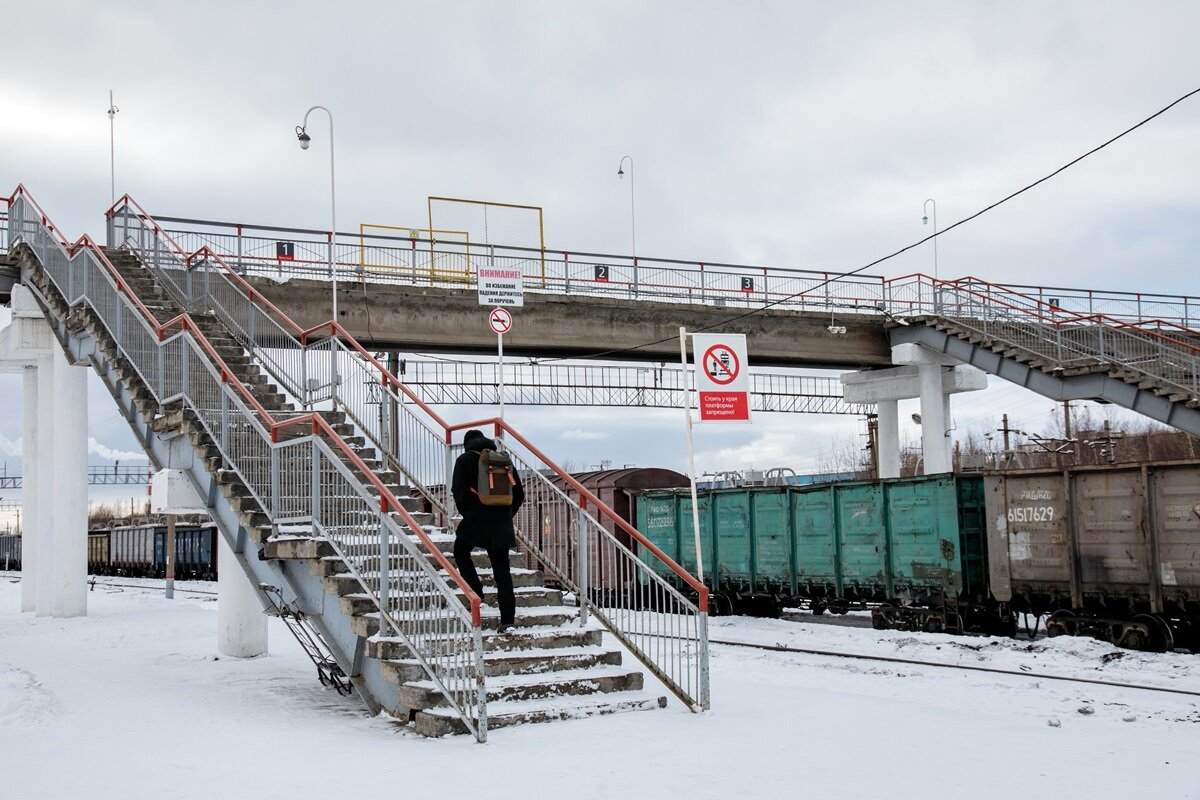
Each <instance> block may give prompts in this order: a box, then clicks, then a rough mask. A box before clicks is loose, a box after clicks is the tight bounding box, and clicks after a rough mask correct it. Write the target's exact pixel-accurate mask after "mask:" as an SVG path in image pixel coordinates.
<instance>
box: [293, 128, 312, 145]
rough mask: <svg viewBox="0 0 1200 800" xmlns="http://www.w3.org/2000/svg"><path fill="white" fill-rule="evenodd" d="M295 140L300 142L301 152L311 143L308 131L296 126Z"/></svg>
mask: <svg viewBox="0 0 1200 800" xmlns="http://www.w3.org/2000/svg"><path fill="white" fill-rule="evenodd" d="M296 138H297V139H299V140H300V149H301V150H307V149H308V145H309V143H310V142H312V137H311V136H309V135H308V131H307V130H306V129H304V128H303V127H301V126H299V125H297V126H296Z"/></svg>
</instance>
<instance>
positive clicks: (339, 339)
mask: <svg viewBox="0 0 1200 800" xmlns="http://www.w3.org/2000/svg"><path fill="white" fill-rule="evenodd" d="M139 209H140V207H139ZM112 211H113V210H112V209H110V213H112ZM143 213H144V212H143ZM154 224H155V226H156V227H157V225H158V223H154ZM159 229H160V230H161V228H159ZM172 241H173V240H172ZM203 248H207V251H208V252H209V253H211V254H212V255H213V256H214V259H213V260H214V261H215V262H216V263H217V264H218V265H219V266H220V267H221V268H222V269H223V270H225V271H227V272H233V271H234V270H233V268H232V267H231V266H230V265H229V264H228V262H226V261H225V259H224V257H223V256H222V255H221V254H220V253H219V252H218V251H217V250H214V249H213V246H212V243H210V242H206V243H205V244H204V245H202V249H203ZM241 258H242V260H240V261H239V262H238V263H239V264H244V254H242V256H241ZM354 266H357V265H354ZM260 296H261V295H260ZM209 299H210V300H212V299H214V298H209ZM250 300H251V302H253V297H251V298H250ZM276 310H277V309H276ZM281 316H282V315H281ZM322 332H327V334H328V336H329V341H330V347H331V355H332V358H334V359H338V360H337V363H338V364H339V365H340V364H345V363H346V361H345V360H344V359H340V358H339V356H340V353H341V351H342V348H343V347H344V348H345V352H347V353H348V354H351V355H353V356H355V359H354V361H356V362H357V363H358V364H360V365H365V367H366V369H367V370H368V371H369V372H370V373H371V374H372V375H377V376H378V380H379V387H380V389H379V391H380V392H381V393H384V394H388V393H391V394H390V395H389V396H390V399H395V400H397V401H400V403H401V405H400V406H399V407H400V408H403V407H404V403H403V401H404V400H407V401H408V403H409V404H411V405H413V406H415V407H416V408H419V409H421V410H422V411H423V412H424V413H425V414H426V415H427V417H428V418H429V419H430V420H431V421H432V423H433V430H434V431H436V430H437V429H440V430H441V431H442V433H443V435H444V441H443V443H442V451H441V458H440V459H439V460H441V461H442V464H441V465H440V466H441V470H440V475H441V476H444V480H443V483H442V485H441V487H440V490H436V489H432V488H430V486H429V483H430V482H429V481H427V480H420V479H418V478H415V477H414V476H415V475H416V473H418V472H422V471H424V470H423V469H422V468H421V467H420V466H417V467H413V466H411V465H409V466H408V468H405V466H404V463H403V461H404V460H403V459H401V458H400V454H399V453H396V452H394V448H393V447H392V446H391V443H390V442H388V441H386V440H385V438H386V437H385V436H384V435H383V431H382V430H379V429H376V428H375V427H374V426H373V425H372V424H371V422H369V421H368V420H367V419H366V418H365V417H366V415H365V414H364V413H363V411H362V408H361V403H356V402H355V398H354V397H347V395H346V390H345V389H343V388H342V387H341V386H338V385H333V386H332V387H331V391H332V393H333V395H334V398H335V401H336V402H337V403H338V404H339V405H340V406H341V407H342V408H343V409H344V410H345V411H346V412H347V413H348V414H349V415H350V417H351V418H352V419H353V420H354V422H355V424H356V425H357V426H358V428H359V429H360V430H362V431H363V433H364V434H365V435H366V436H367V438H368V439H369V440H370V441H371V443H372V444H373V445H374V446H375V447H376V448H377V449H379V450H380V451H381V452H384V453H386V454H387V455H388V456H389V458H390V459H391V461H392V463H394V464H395V465H397V466H398V467H399V468H401V469H402V471H404V472H405V474H406V475H407V476H409V477H410V479H412V480H413V483H414V486H415V487H416V488H417V489H418V490H419V491H421V493H422V494H423V495H425V496H426V497H427V498H428V499H429V500H430V501H431V502H432V504H433V505H434V507H435V509H437V510H438V511H439V512H441V513H442V514H443V516H448V515H449V513H450V511H451V501H450V498H449V497H448V496H447V495H448V488H449V485H450V472H451V466H452V463H451V459H450V453H451V452H452V444H451V441H452V434H453V432H454V431H456V430H461V429H462V428H463V427H464V426H462V425H450V424H448V423H447V422H446V421H445V420H443V419H442V418H441V417H440V416H439V415H438V414H436V413H435V412H434V411H433V410H432V409H431V408H429V406H428V405H426V404H425V403H424V402H423V401H422V400H421V399H420V398H419V396H418V395H417V394H416V393H415V392H413V391H412V390H411V389H409V388H408V387H407V386H405V385H404V384H403V382H402V381H400V380H399V379H398V378H397V377H396V376H394V375H392V374H391V373H390V372H389V371H388V370H387V369H386V368H385V367H384V366H383V365H382V364H380V363H379V362H378V361H377V360H376V359H375V358H374V357H373V356H372V355H371V354H370V353H368V352H367V351H366V349H365V348H363V347H362V345H361V344H359V342H358V341H357V340H355V339H354V337H352V336H350V334H349V333H348V332H347V331H346V330H345V329H344V328H343V327H342V326H341V325H340V324H339V323H338V322H337V321H335V320H330V321H328V322H325V323H321V324H319V325H316V326H314V327H312V328H309V329H307V330H304V331H302V332H301V334H300V340H301V342H302V343H309V344H313V342H312V341H311V340H312V339H313V338H314V337H315V336H317V335H318V334H319V333H322ZM352 365H353V362H352V363H351V366H352ZM263 366H264V367H265V368H267V369H268V370H269V371H272V374H274V371H273V370H272V369H271V365H270V364H267V363H264V364H263ZM341 369H342V368H341V366H339V367H338V370H339V371H341ZM281 382H282V381H281ZM427 430H428V429H427ZM507 430H508V431H509V433H510V435H511V436H512V438H514V439H516V440H518V441H521V442H522V443H523V444H526V445H527V446H528V447H530V448H531V451H532V452H534V453H537V455H538V456H539V457H540V458H541V459H542V462H543V463H544V464H546V465H547V466H549V467H550V468H551V469H553V470H554V471H555V472H556V473H557V474H558V475H559V477H560V478H561V479H563V480H564V481H565V482H566V483H568V484H569V485H572V486H573V488H575V489H576V490H577V491H578V492H579V493H580V498H581V500H582V501H584V502H586V503H590V504H592V507H594V508H595V509H597V511H598V512H599V513H600V514H601V515H602V516H604V517H605V518H606V519H608V520H609V521H610V524H612V525H613V526H614V527H619V528H621V529H622V530H623V531H625V532H626V534H627V535H629V536H631V537H632V538H633V539H635V540H636V541H638V542H639V546H641V552H643V553H645V554H649V555H650V556H651V557H653V558H656V559H658V560H659V563H661V564H663V565H664V568H665V569H666V570H667V571H669V572H671V573H672V574H674V575H675V576H676V578H677V579H678V580H679V581H680V582H681V583H682V584H683V585H686V586H688V587H689V588H690V589H691V590H692V591H694V592H695V593H696V596H697V599H698V603H699V606H698V608H696V607H695V606H693V609H694V611H693V612H690V613H695V614H697V615H699V619H702V620H706V619H707V613H708V589H707V587H705V586H704V584H703V583H702V582H700V581H698V580H697V579H696V578H695V577H693V576H692V575H691V574H690V573H688V572H687V571H686V570H684V569H683V568H682V567H680V566H679V565H678V564H676V563H675V562H674V561H672V560H671V559H670V558H669V557H667V556H666V555H665V554H664V553H662V551H661V550H659V549H658V548H657V547H654V545H653V544H652V543H650V542H649V541H648V540H646V539H645V537H642V536H641V534H640V533H638V532H637V531H636V529H635V528H634V527H633V526H632V525H630V524H629V523H628V522H626V521H625V520H623V519H621V518H620V517H619V515H617V514H616V513H615V512H614V511H613V510H612V509H611V508H609V507H608V506H606V505H605V504H604V503H602V502H601V501H600V500H599V498H597V497H595V495H593V494H592V493H591V492H590V491H588V490H587V489H585V488H584V487H583V486H582V485H580V484H578V482H577V481H575V480H574V479H573V478H572V477H571V476H570V475H569V474H568V473H566V472H565V471H564V470H562V469H561V468H560V467H558V466H557V465H555V464H553V462H551V461H549V460H548V459H545V457H544V456H541V454H540V452H538V451H536V449H534V448H532V445H529V444H528V442H527V440H525V439H524V438H523V437H521V436H520V434H518V433H517V432H516V431H515V430H512V429H511V428H507ZM429 467H430V465H426V468H429ZM613 541H616V540H615V539H614V540H613ZM630 557H631V558H632V559H633V561H635V562H637V564H638V565H640V566H638V567H636V568H637V569H639V570H643V571H644V572H645V573H646V574H648V575H653V574H655V572H654V570H653V569H651V568H650V567H649V566H648V565H646V564H644V563H643V562H642V561H641V558H640V557H639V556H637V555H636V554H632V553H631V554H630ZM547 566H551V565H550V564H547ZM680 597H682V595H681V596H680ZM685 611H686V609H685ZM597 617H598V618H600V619H602V620H610V619H611V618H609V617H604V616H601V615H599V614H598V615H597ZM610 630H612V631H613V632H614V634H616V635H618V636H624V635H626V634H624V633H622V632H621V631H620V630H619V629H614V628H612V627H610ZM693 631H694V633H695V635H696V636H697V637H700V638H702V639H703V641H702V642H700V643H699V644H698V645H697V646H696V648H695V649H696V651H697V652H702V653H703V654H704V656H703V659H702V660H703V663H704V669H703V670H700V671H699V672H698V673H697V676H696V678H695V680H694V681H691V682H687V686H686V687H684V686H682V685H681V684H679V683H671V682H668V685H669V686H671V688H672V691H676V692H677V693H679V692H681V691H682V692H683V694H681V695H680V696H681V697H684V698H685V701H686V702H687V703H688V704H689V706H690V707H692V708H693V709H697V708H707V707H708V671H707V625H706V623H705V624H698V625H696V626H694V627H693ZM623 641H624V639H623ZM692 641H695V639H693V640H692ZM687 646H688V645H687V643H686V641H685V642H684V643H683V644H682V645H680V647H681V648H686V647H687ZM672 647H675V645H672ZM631 649H632V651H633V652H634V655H635V656H637V657H638V658H639V659H640V660H642V661H643V663H645V664H646V665H647V666H648V667H649V668H650V669H651V670H652V671H653V672H655V674H657V675H659V676H660V677H663V675H667V676H668V678H670V671H669V670H664V667H663V665H662V664H660V663H658V660H656V658H655V657H654V656H653V655H652V654H650V653H649V652H648V651H649V648H645V649H642V648H631ZM669 658H677V654H676V653H674V652H672V653H670V654H669ZM701 676H702V678H701Z"/></svg>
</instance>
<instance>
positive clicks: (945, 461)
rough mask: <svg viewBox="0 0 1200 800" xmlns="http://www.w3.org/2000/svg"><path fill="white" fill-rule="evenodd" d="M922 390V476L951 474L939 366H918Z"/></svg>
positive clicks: (940, 368) (918, 376)
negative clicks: (923, 471) (923, 465)
mask: <svg viewBox="0 0 1200 800" xmlns="http://www.w3.org/2000/svg"><path fill="white" fill-rule="evenodd" d="M917 378H918V381H919V382H920V386H921V452H922V453H923V454H924V457H925V474H926V475H935V474H937V473H939V472H949V471H950V460H949V458H947V455H948V451H947V447H946V442H945V439H946V428H947V425H946V404H945V403H944V402H943V398H944V395H943V394H942V365H941V364H937V363H934V364H919V365H917Z"/></svg>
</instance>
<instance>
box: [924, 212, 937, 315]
mask: <svg viewBox="0 0 1200 800" xmlns="http://www.w3.org/2000/svg"><path fill="white" fill-rule="evenodd" d="M930 204H932V205H933V310H934V311H937V310H938V308H939V306H940V305H941V304H940V303H939V302H938V286H937V283H938V263H937V201H936V200H934V199H933V198H932V197H930V198H929V199H928V200H926V201H925V205H924V206H923V207H922V208H921V213H922V214H923V215H924V216H922V217H921V224H922V225H928V224H929V206H930Z"/></svg>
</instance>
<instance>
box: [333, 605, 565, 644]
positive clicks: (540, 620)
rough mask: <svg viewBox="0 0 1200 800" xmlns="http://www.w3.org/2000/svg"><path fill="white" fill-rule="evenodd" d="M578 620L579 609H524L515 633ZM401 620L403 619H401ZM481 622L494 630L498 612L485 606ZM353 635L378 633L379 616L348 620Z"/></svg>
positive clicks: (520, 613)
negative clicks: (524, 629) (523, 629)
mask: <svg viewBox="0 0 1200 800" xmlns="http://www.w3.org/2000/svg"><path fill="white" fill-rule="evenodd" d="M578 618H579V609H577V608H572V607H570V606H544V607H540V608H537V607H535V608H526V609H522V610H520V611H518V612H517V619H516V623H515V624H516V627H517V632H518V633H519V632H520V629H521V628H535V627H547V626H549V627H554V628H561V627H563V626H565V625H568V624H570V623H572V622H574V621H575V620H577V619H578ZM402 619H403V617H402ZM482 622H483V627H484V629H485V630H493V631H494V630H496V629H497V628H498V627H500V612H499V611H497V610H496V609H494V608H490V607H487V606H485V607H484V608H483V612H482ZM350 625H351V627H352V628H353V629H354V633H355V634H357V635H358V636H363V637H370V636H374V635H375V634H377V633H378V632H379V614H378V613H377V612H368V613H366V614H357V615H355V616H354V617H353V619H351V620H350Z"/></svg>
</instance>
